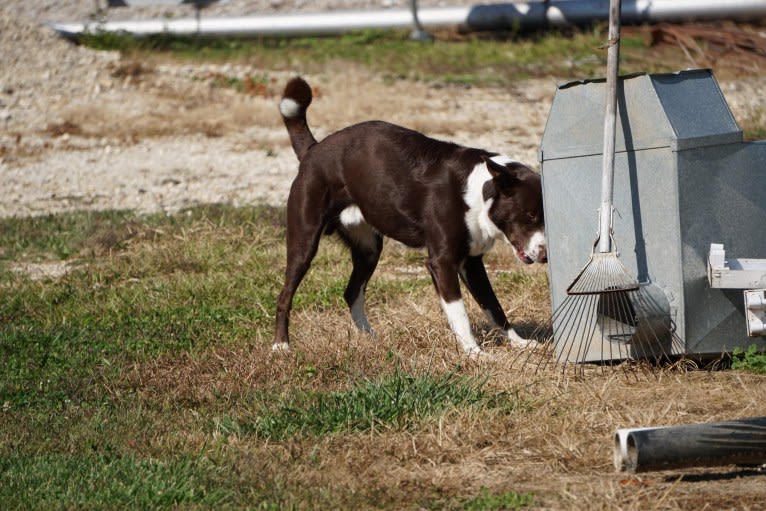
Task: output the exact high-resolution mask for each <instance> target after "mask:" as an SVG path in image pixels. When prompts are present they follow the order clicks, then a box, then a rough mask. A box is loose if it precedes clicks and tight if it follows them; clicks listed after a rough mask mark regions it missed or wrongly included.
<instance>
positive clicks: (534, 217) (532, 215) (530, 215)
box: [527, 211, 537, 222]
mask: <svg viewBox="0 0 766 511" xmlns="http://www.w3.org/2000/svg"><path fill="white" fill-rule="evenodd" d="M527 218H528V219H530V220H531V221H533V222H537V214H536V213H534V212H532V211H527Z"/></svg>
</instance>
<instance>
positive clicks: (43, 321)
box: [0, 206, 766, 510]
mask: <svg viewBox="0 0 766 511" xmlns="http://www.w3.org/2000/svg"><path fill="white" fill-rule="evenodd" d="M0 233H2V234H0V235H1V236H2V237H3V244H4V246H7V247H9V248H8V249H7V251H6V252H5V253H4V254H3V258H2V260H0V425H1V426H2V427H0V499H1V500H2V502H3V509H43V508H44V509H72V508H87V509H114V508H123V509H125V508H131V509H132V508H156V509H166V508H178V507H182V508H255V509H447V510H461V509H469V510H474V509H480V510H497V509H518V508H522V507H535V506H540V507H545V508H557V509H582V508H583V501H584V500H588V501H592V502H595V503H597V504H599V503H600V504H603V505H606V504H607V503H608V507H621V508H625V509H640V508H641V505H642V503H645V501H646V499H647V498H654V499H659V498H663V499H665V502H667V503H669V505H668V506H667V508H670V509H691V508H695V507H699V506H700V505H702V504H703V503H704V502H706V501H707V500H706V499H709V498H711V496H710V495H709V494H707V493H705V492H704V491H699V488H694V489H693V490H694V491H693V495H692V494H689V493H684V492H683V491H682V492H681V493H678V492H679V491H680V490H679V488H684V487H683V486H680V487H679V486H677V485H676V483H675V482H673V481H677V477H675V478H671V479H670V480H668V481H669V482H667V483H665V482H662V481H659V480H658V481H656V482H654V483H653V485H652V486H649V487H644V486H638V487H637V488H638V489H634V486H622V483H620V481H621V480H622V479H624V477H623V476H619V475H611V465H610V461H609V457H608V456H605V454H604V452H602V451H603V449H601V447H602V446H603V445H606V444H604V439H605V438H606V439H608V438H611V435H612V434H613V432H614V428H615V427H617V426H631V425H641V424H643V425H647V424H658V423H662V424H673V423H677V422H679V420H689V415H690V414H693V416H694V419H695V421H699V422H703V421H706V420H716V419H717V420H721V419H724V418H726V417H731V416H733V415H735V414H737V413H740V412H741V410H742V409H745V408H746V409H748V410H750V411H751V412H752V413H751V414H753V415H754V414H757V413H758V412H757V409H758V407H759V406H761V404H762V403H763V402H764V399H765V396H764V395H763V393H764V392H766V391H764V390H763V389H764V388H766V386H764V385H762V381H761V380H759V379H758V378H762V376H760V375H758V374H755V373H750V372H746V371H729V372H722V373H720V374H717V375H705V376H702V377H694V376H689V377H685V376H683V375H674V376H672V377H671V376H663V375H660V377H659V379H652V380H651V381H652V383H651V384H646V383H644V384H642V383H641V382H640V381H638V382H637V381H636V379H635V378H628V379H621V378H619V376H617V375H611V376H610V375H606V376H602V377H601V378H598V377H597V376H595V375H594V376H593V379H590V380H587V381H585V382H582V383H576V382H572V381H569V380H567V379H561V375H556V374H553V373H550V374H548V373H545V374H540V373H529V372H525V371H521V370H520V368H519V367H517V366H516V365H515V362H514V360H515V355H516V354H517V353H515V352H514V350H511V349H509V348H508V347H506V346H500V347H497V348H495V349H490V351H492V352H493V353H495V354H496V357H497V358H495V359H493V360H492V361H488V362H485V363H483V364H479V365H477V364H473V363H470V362H468V361H466V359H465V358H463V357H462V356H461V355H460V354H459V353H458V352H457V350H456V349H455V342H454V339H453V338H452V337H451V335H450V334H449V332H448V329H447V326H446V322H444V321H440V320H439V319H438V318H441V317H442V316H441V315H440V305H439V303H438V300H437V299H436V298H435V295H434V293H433V290H432V286H431V284H430V281H429V279H428V277H427V276H426V275H425V273H424V274H423V275H421V276H418V275H409V274H407V276H406V278H403V277H402V276H401V275H400V274H399V273H398V272H399V269H400V268H402V267H411V266H419V265H422V255H416V254H415V253H413V252H412V251H408V250H405V249H403V248H402V247H400V246H398V245H395V244H387V245H386V247H385V249H384V253H383V257H382V259H381V262H380V265H379V268H378V271H377V272H376V276H375V278H374V279H373V281H372V282H371V283H370V288H369V292H368V298H369V305H370V307H369V308H370V313H371V316H370V317H371V321H372V322H373V323H374V324H375V327H376V329H377V332H378V335H377V337H376V338H375V339H369V338H368V337H366V336H362V335H357V334H355V333H354V331H353V327H352V324H351V321H350V318H349V317H348V313H347V311H346V307H345V304H344V303H343V300H342V297H341V294H342V289H343V285H344V282H345V279H346V278H347V277H346V276H347V275H348V273H349V272H350V264H349V262H348V258H347V257H344V252H345V249H344V248H343V247H342V246H341V245H340V243H338V242H336V241H332V239H331V240H328V241H325V242H324V243H323V244H322V246H321V247H320V251H319V254H318V255H317V258H316V262H315V265H314V266H313V267H312V270H311V272H310V273H309V276H308V278H307V280H306V281H305V282H304V285H302V286H301V288H300V289H299V294H298V297H297V298H298V299H297V300H296V307H295V311H294V315H293V323H292V326H293V329H292V335H293V340H294V343H295V349H294V352H293V353H292V354H289V355H279V356H275V355H273V354H271V352H270V342H271V335H272V321H273V320H272V311H273V308H274V296H275V295H276V292H277V290H278V288H279V285H280V283H281V278H282V275H281V273H282V267H283V264H284V261H283V257H284V247H283V244H284V239H283V238H284V222H283V212H282V211H280V210H275V209H269V208H230V207H223V206H209V207H203V208H196V209H192V210H189V211H183V212H180V213H178V214H175V215H170V216H168V215H148V216H146V215H144V216H141V215H136V214H132V213H127V212H105V213H71V214H64V215H57V216H50V217H41V218H36V219H31V220H30V225H27V224H25V223H24V222H22V221H19V220H17V219H1V220H0ZM11 240H12V242H11ZM61 247H65V248H66V250H65V251H62V250H61ZM64 257H65V258H66V261H67V262H68V263H69V267H68V268H69V271H68V273H66V274H65V275H63V276H61V277H57V278H42V279H38V278H33V276H31V275H27V274H25V273H20V272H19V270H17V269H16V268H17V265H18V264H19V263H21V262H24V261H40V262H41V264H44V263H48V262H57V261H58V260H60V259H61V258H64ZM487 264H488V266H489V268H490V273H491V275H492V278H493V282H494V283H495V288H496V290H497V291H498V295H499V296H500V297H501V302H503V303H504V304H505V305H506V306H507V307H509V310H510V311H511V314H512V315H513V317H514V318H515V319H516V320H518V321H521V322H523V323H531V324H534V322H535V321H539V320H540V318H541V317H544V315H545V312H544V310H543V311H541V310H539V309H540V307H539V306H540V304H541V303H542V302H543V301H544V300H545V298H544V296H545V293H546V287H545V286H546V285H545V272H544V269H542V270H540V271H535V270H534V269H533V268H532V269H530V268H524V269H523V270H522V269H521V268H519V267H518V266H516V264H517V263H514V262H513V256H512V255H511V254H510V253H509V252H508V251H503V250H502V249H498V250H497V251H496V252H495V253H493V254H492V256H491V257H488V258H487ZM469 305H470V304H469ZM469 311H470V313H471V316H472V317H473V318H474V319H477V318H480V317H481V311H480V310H478V308H477V307H476V306H474V305H471V306H470V308H469ZM435 318H437V319H435ZM480 334H481V332H480ZM745 357H746V358H748V357H749V356H748V355H745ZM667 378H672V379H673V381H672V382H669V383H670V384H669V385H668V384H665V380H666V379H667ZM742 385H744V386H745V388H747V389H748V392H747V393H745V394H743V395H742V396H740V398H739V399H736V400H733V399H731V394H732V392H731V389H732V388H733V387H735V386H742ZM669 395H670V396H671V397H670V399H668V396H669ZM676 408H678V413H677V414H676V413H675V412H676ZM605 410H606V411H605ZM607 443H608V442H607ZM751 482H752V481H747V480H745V483H751ZM711 484H712V486H711V488H712V489H711V490H710V491H715V492H716V495H718V496H720V495H729V496H730V495H733V493H732V491H729V490H727V489H726V488H724V487H722V486H721V484H717V483H711ZM748 488H749V489H748V490H742V491H739V492H738V493H736V494H737V495H738V498H739V499H740V503H742V502H744V503H746V504H747V503H755V502H759V503H760V502H762V499H763V498H764V496H763V495H761V494H759V493H758V491H756V490H755V489H754V488H760V486H759V485H752V484H750V485H749V486H748ZM743 492H744V493H743ZM690 495H692V496H690ZM583 499H584V500H583ZM588 507H589V506H588V505H585V508H588Z"/></svg>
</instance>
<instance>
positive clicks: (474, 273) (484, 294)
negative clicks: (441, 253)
mask: <svg viewBox="0 0 766 511" xmlns="http://www.w3.org/2000/svg"><path fill="white" fill-rule="evenodd" d="M460 277H461V278H462V279H463V282H465V285H466V286H467V287H468V290H469V291H470V292H471V295H472V296H473V297H474V299H475V300H476V302H477V303H478V304H479V306H480V307H481V308H482V310H483V311H484V315H485V316H487V319H489V320H490V321H491V322H492V323H493V324H494V325H495V326H496V327H497V328H500V329H502V330H503V332H505V335H506V336H507V337H508V340H509V341H510V343H511V345H512V346H513V347H515V348H526V347H527V346H531V345H532V344H534V343H535V341H533V340H530V339H524V338H523V337H521V336H520V335H519V334H518V333H516V330H514V329H513V327H512V326H511V324H510V323H509V322H508V318H507V317H506V316H505V312H503V308H502V306H501V305H500V302H499V301H498V299H497V295H495V291H494V290H493V289H492V284H491V283H490V282H489V277H488V276H487V270H486V269H485V268H484V261H483V260H482V257H481V256H470V257H468V258H466V260H465V262H464V263H463V264H462V265H461V267H460Z"/></svg>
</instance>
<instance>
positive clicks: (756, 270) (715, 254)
mask: <svg viewBox="0 0 766 511" xmlns="http://www.w3.org/2000/svg"><path fill="white" fill-rule="evenodd" d="M707 278H708V282H709V283H710V287H712V288H717V289H746V291H745V295H744V298H745V320H746V323H747V335H749V336H751V337H755V336H759V335H766V259H734V258H730V259H726V251H725V250H724V248H723V245H722V244H720V243H711V244H710V253H709V254H708V264H707ZM753 288H756V289H753ZM757 288H760V289H757Z"/></svg>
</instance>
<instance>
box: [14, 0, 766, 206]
mask: <svg viewBox="0 0 766 511" xmlns="http://www.w3.org/2000/svg"><path fill="white" fill-rule="evenodd" d="M103 3H104V2H103V1H102V5H103ZM458 3H460V2H457V1H449V2H441V1H436V0H421V1H420V5H422V6H428V5H443V4H447V5H455V4H458ZM467 3H472V2H467ZM97 5H98V4H97V2H95V1H82V0H81V1H77V0H58V1H56V2H48V1H43V0H4V1H3V2H2V3H0V48H2V59H0V216H29V215H41V214H48V213H56V212H62V211H71V210H75V209H132V210H137V211H141V212H156V211H167V212H173V211H177V210H178V209H180V208H184V207H188V206H194V205H198V204H205V203H214V202H224V203H230V204H235V205H244V204H255V203H267V204H273V205H280V204H284V202H285V199H286V197H287V193H288V191H289V186H290V183H291V181H292V178H293V176H294V175H295V172H296V169H297V161H296V159H295V155H294V154H293V152H292V150H291V149H290V146H289V141H288V139H287V135H286V133H285V131H284V127H283V126H282V124H281V119H280V118H279V115H278V113H277V108H276V104H277V102H278V98H279V93H280V90H281V87H282V86H283V84H284V83H285V81H286V80H287V79H288V78H289V76H290V75H291V74H292V73H288V72H280V71H273V70H265V69H256V68H253V67H251V66H247V65H240V66H231V65H212V64H205V65H194V64H174V63H151V62H150V63H143V62H138V63H137V62H133V61H130V59H121V58H120V56H119V55H118V54H116V53H114V52H100V51H93V50H89V49H87V48H83V47H79V46H76V45H73V44H71V43H69V42H67V41H65V40H63V39H61V38H59V37H58V36H57V35H56V34H54V33H53V32H52V31H51V30H50V29H48V28H47V27H46V26H44V25H43V23H45V22H51V21H72V20H82V19H86V18H89V17H92V16H94V15H97ZM407 5H408V0H376V1H367V2H365V1H359V0H357V1H354V0H311V1H303V0H228V1H226V2H222V3H219V4H214V5H212V6H210V7H208V8H206V9H205V11H204V15H205V16H215V15H233V14H237V15H242V14H253V13H270V12H289V11H297V10H303V11H309V10H314V11H320V10H326V9H369V8H390V7H406V6H407ZM192 14H193V8H191V7H190V6H188V5H185V6H162V7H156V6H155V7H143V8H136V7H130V8H114V9H109V11H108V12H106V13H103V12H101V13H100V14H98V15H99V16H104V15H105V16H107V17H109V18H110V19H119V18H149V17H157V16H174V17H179V16H187V15H192ZM231 76H239V77H244V76H264V77H267V85H266V87H265V89H264V90H263V91H261V93H259V94H256V95H254V96H248V95H244V94H239V93H237V92H235V91H233V90H231V89H227V88H221V87H216V86H215V80H216V78H218V77H231ZM307 78H308V79H309V81H310V83H312V85H313V86H314V87H315V88H316V90H317V96H318V97H317V100H316V101H315V103H314V105H313V106H312V109H311V111H310V112H309V121H310V123H311V125H312V128H313V129H314V131H315V134H316V135H317V138H321V137H322V136H325V135H326V134H327V133H329V132H331V131H334V130H336V129H339V128H341V127H343V126H344V125H347V124H350V123H352V122H358V121H361V120H365V119H370V118H381V119H385V120H389V121H392V122H396V123H399V124H403V125H406V126H409V127H412V128H414V129H419V130H421V131H424V132H426V133H428V134H429V135H432V136H436V137H438V138H444V139H451V140H454V141H456V142H458V143H462V144H466V145H472V146H479V147H486V148H488V149H492V150H496V151H500V152H504V153H506V154H509V155H510V156H512V157H514V158H517V159H520V160H523V161H527V162H529V163H531V164H532V165H533V166H534V163H535V162H536V158H537V148H538V144H539V140H540V137H541V136H542V132H543V129H544V126H545V119H546V117H547V112H548V109H549V108H550V102H551V100H552V98H553V94H554V92H555V86H556V82H555V80H553V79H544V80H528V81H523V82H519V83H518V84H515V85H514V86H512V87H509V88H504V89H500V88H481V89H480V88H462V87H457V86H449V87H444V86H437V85H434V84H425V83H420V82H402V81H390V80H385V79H384V77H382V76H379V75H377V74H376V73H375V72H374V71H370V70H366V69H362V68H358V67H355V66H345V67H344V66H342V65H341V64H329V65H328V66H327V68H326V69H325V70H323V72H322V73H319V74H316V75H309V76H307ZM763 85H764V83H763V79H762V78H760V77H753V78H752V79H748V80H738V81H736V82H722V83H721V87H722V89H723V91H724V94H725V95H726V98H727V100H728V101H729V104H730V107H731V108H732V111H733V112H734V115H735V117H736V118H737V119H741V118H743V117H747V116H750V117H752V116H754V115H763V112H764V111H766V104H765V102H766V99H764V96H763V94H761V92H760V91H762V89H763Z"/></svg>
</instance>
